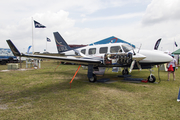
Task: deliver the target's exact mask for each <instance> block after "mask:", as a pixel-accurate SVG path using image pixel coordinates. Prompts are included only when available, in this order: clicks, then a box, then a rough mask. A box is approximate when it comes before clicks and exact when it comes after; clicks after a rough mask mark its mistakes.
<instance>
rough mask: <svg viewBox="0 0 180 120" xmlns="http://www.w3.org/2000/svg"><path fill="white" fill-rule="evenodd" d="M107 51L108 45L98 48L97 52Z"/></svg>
mask: <svg viewBox="0 0 180 120" xmlns="http://www.w3.org/2000/svg"><path fill="white" fill-rule="evenodd" d="M107 51H108V47H101V48H100V49H99V53H101V54H102V53H107Z"/></svg>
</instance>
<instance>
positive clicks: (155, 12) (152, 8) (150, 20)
mask: <svg viewBox="0 0 180 120" xmlns="http://www.w3.org/2000/svg"><path fill="white" fill-rule="evenodd" d="M179 6H180V1H179V0H152V2H151V4H149V5H148V7H147V10H146V14H145V16H144V18H143V23H144V24H154V23H159V22H164V21H168V20H177V19H180V14H179V13H180V7H179Z"/></svg>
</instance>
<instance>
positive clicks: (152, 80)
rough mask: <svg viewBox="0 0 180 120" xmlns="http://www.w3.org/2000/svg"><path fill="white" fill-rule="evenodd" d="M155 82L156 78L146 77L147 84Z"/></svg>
mask: <svg viewBox="0 0 180 120" xmlns="http://www.w3.org/2000/svg"><path fill="white" fill-rule="evenodd" d="M155 81H156V78H155V77H154V76H153V75H151V76H149V77H148V82H150V83H154V82H155Z"/></svg>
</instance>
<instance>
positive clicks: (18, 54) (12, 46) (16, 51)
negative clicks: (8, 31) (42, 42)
mask: <svg viewBox="0 0 180 120" xmlns="http://www.w3.org/2000/svg"><path fill="white" fill-rule="evenodd" d="M6 41H7V43H8V45H9V47H10V49H11V51H12V52H13V54H14V56H21V54H20V52H19V51H18V49H17V48H16V47H15V45H14V44H13V43H12V41H11V40H6Z"/></svg>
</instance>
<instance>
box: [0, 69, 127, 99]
mask: <svg viewBox="0 0 180 120" xmlns="http://www.w3.org/2000/svg"><path fill="white" fill-rule="evenodd" d="M36 74H40V75H42V76H43V75H45V74H49V76H47V78H45V79H46V82H47V81H48V82H47V83H46V82H45V80H44V78H42V80H41V82H42V83H39V82H38V81H39V80H37V83H38V84H34V85H32V86H30V87H26V88H24V89H21V90H20V91H15V92H10V93H2V94H1V95H0V97H1V98H3V99H4V100H3V101H5V102H8V101H9V100H10V101H11V100H18V99H23V98H31V99H32V100H38V99H40V98H41V96H45V95H48V94H52V95H53V94H62V93H63V92H64V93H65V94H68V93H69V94H71V92H72V91H74V90H75V91H77V92H82V90H83V89H85V88H87V87H90V88H93V86H100V87H101V86H103V87H110V88H116V89H123V90H125V89H126V88H124V87H123V86H121V84H113V85H112V84H94V83H90V82H89V81H88V78H87V74H84V73H83V72H80V73H78V74H77V75H76V77H77V78H78V79H77V78H76V77H75V78H76V79H75V80H74V81H73V82H72V84H71V89H70V83H69V82H70V81H71V79H72V78H73V75H74V71H61V72H59V71H56V72H54V71H53V72H41V73H36ZM61 76H64V77H62V78H61ZM53 77H55V78H53ZM103 77H110V78H111V77H112V75H111V74H106V75H105V76H103ZM103 77H100V78H103ZM0 79H1V77H0ZM98 79H99V77H98ZM115 79H116V81H119V80H120V79H119V78H115ZM43 80H44V81H43ZM49 81H52V82H49ZM86 81H87V82H86ZM27 86H28V84H27ZM22 87H24V86H22ZM88 89H89V88H88Z"/></svg>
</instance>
